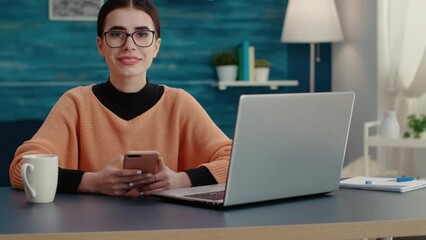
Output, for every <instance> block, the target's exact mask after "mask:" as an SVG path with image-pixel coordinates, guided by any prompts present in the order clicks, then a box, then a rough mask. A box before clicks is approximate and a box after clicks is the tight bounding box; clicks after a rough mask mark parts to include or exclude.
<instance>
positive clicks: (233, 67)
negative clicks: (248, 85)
mask: <svg viewBox="0 0 426 240" xmlns="http://www.w3.org/2000/svg"><path fill="white" fill-rule="evenodd" d="M237 59H238V58H237V54H236V53H235V52H233V51H224V52H219V53H216V54H214V55H213V59H212V64H213V66H215V67H216V73H217V77H218V79H219V81H227V82H229V81H235V80H237V73H238V60H237Z"/></svg>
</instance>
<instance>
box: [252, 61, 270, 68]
mask: <svg viewBox="0 0 426 240" xmlns="http://www.w3.org/2000/svg"><path fill="white" fill-rule="evenodd" d="M254 67H257V68H269V67H271V62H270V61H268V60H266V59H256V61H255V62H254Z"/></svg>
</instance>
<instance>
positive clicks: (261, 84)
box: [215, 80, 299, 90]
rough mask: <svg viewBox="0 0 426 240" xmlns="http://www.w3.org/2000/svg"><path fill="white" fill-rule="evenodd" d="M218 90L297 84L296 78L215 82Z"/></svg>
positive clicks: (292, 85)
mask: <svg viewBox="0 0 426 240" xmlns="http://www.w3.org/2000/svg"><path fill="white" fill-rule="evenodd" d="M215 86H217V87H218V88H219V89H220V90H226V88H228V87H269V88H270V89H271V90H277V89H278V87H296V86H299V81H298V80H271V81H267V82H248V81H247V82H246V81H235V82H217V83H216V84H215Z"/></svg>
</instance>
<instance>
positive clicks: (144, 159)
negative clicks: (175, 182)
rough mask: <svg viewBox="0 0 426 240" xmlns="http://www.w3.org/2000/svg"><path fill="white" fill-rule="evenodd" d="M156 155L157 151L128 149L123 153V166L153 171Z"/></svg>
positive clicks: (155, 164)
mask: <svg viewBox="0 0 426 240" xmlns="http://www.w3.org/2000/svg"><path fill="white" fill-rule="evenodd" d="M158 156H159V153H158V152H157V151H128V152H126V154H125V155H124V161H123V168H127V169H139V170H141V171H142V172H143V173H146V172H150V173H155V171H156V168H157V159H158Z"/></svg>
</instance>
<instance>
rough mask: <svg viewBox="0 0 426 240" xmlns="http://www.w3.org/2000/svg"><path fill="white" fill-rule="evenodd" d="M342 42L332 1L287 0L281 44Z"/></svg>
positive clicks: (338, 22) (340, 29)
mask: <svg viewBox="0 0 426 240" xmlns="http://www.w3.org/2000/svg"><path fill="white" fill-rule="evenodd" d="M342 40H343V34H342V28H341V26H340V21H339V16H338V15H337V10H336V4H335V2H334V0H289V2H288V6H287V11H286V15H285V19H284V24H283V31H282V35H281V42H293V43H321V42H337V41H342Z"/></svg>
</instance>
